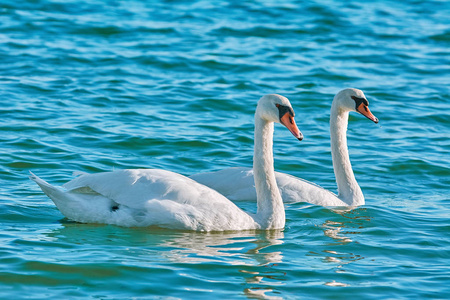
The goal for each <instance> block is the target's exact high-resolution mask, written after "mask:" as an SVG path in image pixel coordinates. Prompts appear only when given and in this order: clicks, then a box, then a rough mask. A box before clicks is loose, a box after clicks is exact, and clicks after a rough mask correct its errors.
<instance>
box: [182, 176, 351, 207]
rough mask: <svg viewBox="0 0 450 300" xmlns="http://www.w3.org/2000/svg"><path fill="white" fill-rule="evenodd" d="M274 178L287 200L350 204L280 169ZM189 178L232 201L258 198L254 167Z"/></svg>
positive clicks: (340, 204)
mask: <svg viewBox="0 0 450 300" xmlns="http://www.w3.org/2000/svg"><path fill="white" fill-rule="evenodd" d="M275 177H276V180H277V185H278V188H279V190H280V193H281V197H282V198H283V202H285V203H296V202H308V203H311V204H316V205H322V206H347V204H345V203H344V202H343V201H342V200H341V199H339V198H338V197H337V196H336V194H334V193H332V192H330V191H328V190H326V189H324V188H322V187H321V186H319V185H317V184H315V183H312V182H309V181H307V180H304V179H302V178H298V177H295V176H292V175H289V174H285V173H280V172H275ZM190 178H192V179H194V180H195V181H197V182H199V183H201V184H204V185H206V186H209V187H210V188H212V189H215V190H216V191H218V192H219V193H221V194H223V195H224V196H226V197H227V198H228V199H230V200H232V201H242V200H256V190H255V184H254V178H253V170H252V169H251V168H244V167H237V168H228V169H224V170H220V171H217V172H207V173H200V174H195V175H192V176H190Z"/></svg>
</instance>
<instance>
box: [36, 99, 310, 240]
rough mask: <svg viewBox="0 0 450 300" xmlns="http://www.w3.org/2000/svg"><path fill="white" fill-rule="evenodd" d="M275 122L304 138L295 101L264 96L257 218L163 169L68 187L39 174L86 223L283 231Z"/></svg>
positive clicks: (88, 177) (259, 115)
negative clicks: (45, 178)
mask: <svg viewBox="0 0 450 300" xmlns="http://www.w3.org/2000/svg"><path fill="white" fill-rule="evenodd" d="M274 122H278V123H282V124H283V125H284V126H286V127H287V128H288V129H289V130H290V131H291V133H292V134H293V135H294V136H295V137H296V138H298V139H299V140H301V139H302V138H303V136H302V134H301V132H300V131H299V129H298V128H297V125H296V124H295V121H294V111H293V109H292V106H291V104H290V102H289V100H288V99H287V98H285V97H283V96H280V95H275V94H273V95H266V96H264V97H262V98H261V99H260V100H259V102H258V105H257V108H256V112H255V142H254V143H255V149H254V158H253V166H254V175H255V177H254V178H255V180H256V182H255V186H256V194H257V201H258V203H257V212H256V214H254V215H252V214H247V213H246V212H244V211H242V210H241V209H240V208H238V207H237V206H236V205H235V204H234V203H233V202H231V201H230V200H228V199H227V198H225V197H224V196H223V195H221V194H219V193H218V192H216V191H215V190H213V189H211V188H209V187H206V186H204V185H202V184H200V183H197V182H195V181H194V180H192V179H190V178H188V177H185V176H182V175H180V174H177V173H173V172H170V171H165V170H160V169H137V170H119V171H113V172H105V173H98V174H81V175H80V176H78V177H76V178H75V179H73V180H71V181H69V182H68V183H66V184H65V185H64V186H63V188H59V187H54V186H52V185H50V184H48V183H47V182H45V181H44V180H42V179H40V178H39V177H37V176H36V175H34V174H31V176H30V179H32V180H33V181H35V182H36V183H37V184H38V185H39V186H40V187H41V189H42V191H43V192H44V193H45V194H46V195H47V196H48V197H49V198H50V199H52V200H53V202H54V203H55V205H56V206H57V207H58V209H59V210H60V211H61V213H62V214H63V215H64V216H66V217H67V218H68V219H71V220H73V221H77V222H82V223H105V224H115V225H119V226H128V227H135V226H140V227H142V226H151V225H156V226H160V227H164V228H174V229H186V230H196V231H224V230H246V229H279V228H283V227H284V224H285V212H284V206H283V201H282V199H281V196H280V193H279V191H278V188H277V185H276V180H275V171H274V167H273V149H272V148H273V147H272V146H273V130H274Z"/></svg>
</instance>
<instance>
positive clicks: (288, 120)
mask: <svg viewBox="0 0 450 300" xmlns="http://www.w3.org/2000/svg"><path fill="white" fill-rule="evenodd" d="M280 121H281V124H283V125H284V126H286V128H287V129H289V131H290V132H291V133H292V134H293V135H294V136H295V137H296V138H297V139H298V140H299V141H301V140H303V134H302V133H301V132H300V129H298V127H297V124H295V120H294V117H293V116H291V115H290V114H289V113H288V112H287V113H285V114H284V116H282V117H281V119H280Z"/></svg>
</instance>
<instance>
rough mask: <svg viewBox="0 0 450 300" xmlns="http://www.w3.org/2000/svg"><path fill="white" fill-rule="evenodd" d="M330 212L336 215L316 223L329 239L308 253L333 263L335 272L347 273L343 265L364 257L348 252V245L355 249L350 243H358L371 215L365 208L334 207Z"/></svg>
mask: <svg viewBox="0 0 450 300" xmlns="http://www.w3.org/2000/svg"><path fill="white" fill-rule="evenodd" d="M332 212H333V213H335V214H337V216H338V217H336V218H332V219H327V220H325V221H324V222H323V223H322V224H320V225H317V226H318V227H320V228H322V230H323V234H324V235H325V236H326V237H328V238H329V239H331V241H330V240H328V241H327V242H325V243H323V245H322V247H319V248H318V250H321V251H310V252H309V254H308V255H310V256H315V257H319V258H320V259H321V261H322V262H323V263H325V264H329V263H331V264H333V265H334V267H333V268H334V272H335V273H347V272H348V271H347V270H346V269H345V266H349V265H350V264H351V263H354V262H357V261H359V260H362V259H365V257H364V256H362V255H360V254H356V253H354V252H348V249H349V247H351V248H352V249H356V248H355V247H352V246H351V244H352V243H355V244H359V242H358V236H359V235H360V234H361V233H362V231H363V230H364V228H366V227H367V222H370V221H371V220H372V217H370V216H368V215H369V214H368V211H367V209H366V208H354V209H351V208H334V209H332ZM335 216H336V215H335ZM324 284H325V285H329V286H340V287H342V286H349V284H346V283H342V282H338V281H336V280H332V281H331V282H326V283H324Z"/></svg>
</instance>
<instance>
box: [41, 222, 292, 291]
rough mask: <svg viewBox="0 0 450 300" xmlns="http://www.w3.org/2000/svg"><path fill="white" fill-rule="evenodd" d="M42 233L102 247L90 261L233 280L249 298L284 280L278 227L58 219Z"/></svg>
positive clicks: (73, 251) (72, 252)
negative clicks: (201, 227)
mask: <svg viewBox="0 0 450 300" xmlns="http://www.w3.org/2000/svg"><path fill="white" fill-rule="evenodd" d="M44 235H45V236H42V237H41V238H42V239H45V240H46V241H52V242H58V243H62V244H76V245H82V247H83V248H86V249H90V251H98V252H100V253H102V252H105V251H106V250H105V249H108V250H107V252H108V255H106V254H105V255H104V256H101V257H99V258H98V260H96V264H99V263H102V262H103V263H104V264H106V265H113V266H114V265H115V264H116V263H119V268H120V266H122V265H132V266H143V267H145V268H149V272H154V271H152V270H154V268H160V267H161V266H163V268H166V267H167V268H169V269H173V270H176V272H177V273H178V276H180V277H187V278H195V279H198V280H202V281H205V280H206V281H205V282H204V284H206V285H208V284H212V283H216V282H217V283H220V282H222V283H223V282H224V281H225V282H227V283H230V284H232V285H238V286H240V287H242V290H241V291H242V292H243V293H244V294H245V295H247V296H248V297H249V298H255V297H257V298H266V295H265V293H271V292H273V289H274V287H276V286H279V285H282V284H283V282H285V281H286V278H285V277H286V272H285V271H283V270H280V269H279V268H278V267H277V266H278V264H280V263H282V262H283V253H282V248H283V243H284V232H283V230H267V231H255V230H251V231H233V232H230V231H228V232H209V233H208V232H207V233H201V232H191V231H177V230H168V229H162V228H156V227H155V228H152V231H151V233H149V231H148V230H147V229H146V228H124V227H116V226H111V225H96V224H79V223H76V222H71V221H68V220H67V219H64V220H63V222H62V227H59V228H58V229H56V230H53V231H51V232H49V233H47V234H44ZM67 248H68V249H67V251H66V252H65V254H64V256H65V257H70V258H71V259H75V260H79V262H80V263H82V264H85V263H86V261H85V259H86V257H85V256H79V255H78V254H76V253H77V252H78V251H79V250H80V249H79V248H78V247H75V248H73V249H71V247H67ZM105 253H106V252H105ZM51 259H57V260H61V258H58V257H55V256H54V257H53V258H51ZM205 278H207V279H205ZM227 280H228V281H227ZM212 286H214V285H212ZM179 288H183V287H179ZM185 288H188V286H185ZM267 298H271V297H270V296H268V297H267Z"/></svg>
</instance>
